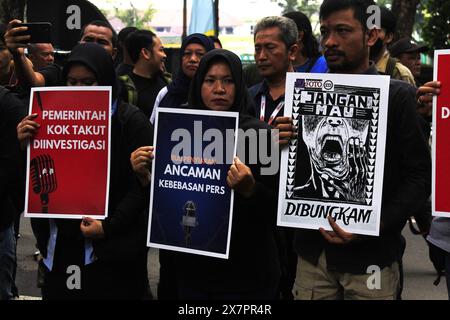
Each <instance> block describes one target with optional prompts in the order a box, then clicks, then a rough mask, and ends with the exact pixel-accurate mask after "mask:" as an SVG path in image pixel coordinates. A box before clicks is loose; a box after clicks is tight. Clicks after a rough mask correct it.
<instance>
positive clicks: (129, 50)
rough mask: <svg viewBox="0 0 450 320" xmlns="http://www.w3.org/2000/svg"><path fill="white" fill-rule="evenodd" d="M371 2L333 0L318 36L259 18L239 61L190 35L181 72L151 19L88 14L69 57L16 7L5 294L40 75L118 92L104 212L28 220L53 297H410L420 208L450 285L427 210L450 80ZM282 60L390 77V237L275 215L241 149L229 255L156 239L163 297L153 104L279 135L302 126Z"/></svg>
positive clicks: (3, 53)
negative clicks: (441, 100)
mask: <svg viewBox="0 0 450 320" xmlns="http://www.w3.org/2000/svg"><path fill="white" fill-rule="evenodd" d="M371 5H374V2H373V1H371V0H324V1H323V3H322V5H321V7H320V12H319V18H320V34H321V37H320V41H317V39H316V38H315V36H314V34H313V32H312V28H311V23H310V21H309V19H308V17H307V16H306V15H305V14H303V13H301V12H290V13H287V14H286V15H284V16H271V17H265V18H262V19H260V20H259V21H258V23H257V24H256V25H255V27H254V47H255V64H254V65H250V66H246V67H245V68H243V66H242V63H241V61H240V59H239V57H238V56H236V55H235V54H234V53H232V52H230V51H228V50H226V48H225V49H222V43H221V42H220V40H219V39H218V38H217V37H207V36H205V35H203V34H192V35H189V36H188V37H186V38H185V39H183V42H182V45H181V49H180V60H179V68H178V70H179V71H178V73H177V74H175V75H173V76H172V75H171V74H170V73H169V72H168V70H166V66H165V62H166V58H167V57H166V54H165V52H164V44H163V43H162V41H161V39H160V38H159V37H158V36H157V35H156V34H155V33H153V32H152V31H150V30H138V29H136V28H133V27H127V28H125V29H123V30H122V31H120V32H119V34H118V36H117V35H116V32H115V31H114V30H113V29H112V27H111V26H110V25H109V24H108V23H107V22H104V21H92V22H90V23H88V24H87V25H85V26H84V27H83V28H82V32H81V35H80V41H79V44H77V45H76V46H75V47H74V48H73V49H72V51H71V53H70V56H69V57H68V58H67V60H66V62H65V64H64V67H61V66H59V65H57V64H55V61H54V48H53V46H52V44H50V43H47V44H29V43H28V40H29V36H27V35H23V32H24V31H26V27H21V26H18V25H19V24H20V23H21V21H19V20H13V21H10V22H9V23H8V24H7V25H3V27H2V30H0V31H1V38H0V72H1V74H0V81H1V83H0V85H1V86H0V135H1V139H0V300H9V299H14V298H15V297H17V296H18V294H19V291H20V288H19V290H18V289H17V288H16V286H15V283H14V282H15V281H14V278H15V270H16V241H17V237H18V235H19V233H18V221H19V219H18V217H19V216H20V214H21V212H23V210H24V204H23V203H24V197H25V191H24V190H25V178H24V177H25V170H26V165H25V164H26V146H27V143H29V141H30V139H32V138H33V137H34V135H35V134H36V132H37V130H38V129H39V127H40V124H39V119H37V116H36V114H27V109H28V108H27V106H28V102H29V101H28V99H29V92H30V89H31V88H32V87H42V86H49V87H50V86H96V85H99V86H110V87H111V88H112V101H113V105H114V106H115V108H113V112H112V119H111V122H112V129H111V130H112V131H111V144H112V148H111V150H112V151H111V155H110V156H111V160H112V163H113V165H112V166H111V168H110V188H109V206H108V208H109V209H108V210H109V212H108V217H107V218H106V219H105V220H103V221H100V220H94V219H91V218H84V219H82V220H73V219H41V218H40V219H37V218H32V219H31V224H32V228H33V233H34V236H35V237H36V242H37V247H38V249H39V251H40V256H41V257H42V259H40V260H39V274H40V279H41V284H40V285H41V289H42V297H43V299H45V300H60V299H63V300H65V299H74V300H79V299H156V298H157V299H159V300H176V299H188V300H196V299H212V300H223V299H231V300H236V299H247V300H248V299H258V300H278V299H286V300H291V299H298V300H311V299H390V300H394V299H401V291H402V287H403V262H402V256H403V253H404V250H405V239H404V238H403V236H402V234H401V233H402V230H403V228H404V226H405V224H406V222H407V221H408V219H410V218H411V217H414V218H415V220H416V221H417V222H418V224H419V228H420V232H421V233H422V235H423V236H424V237H426V239H427V241H428V242H429V243H430V246H433V247H435V248H438V249H442V251H439V252H440V254H442V257H443V259H445V265H444V266H445V269H446V271H447V272H446V277H447V286H450V270H449V269H450V219H447V218H439V219H438V218H436V219H433V220H432V218H431V212H430V210H429V197H430V193H431V157H430V148H429V138H430V116H431V110H432V107H431V105H432V98H433V97H434V96H435V95H438V94H439V93H440V88H441V87H442V86H445V84H442V83H438V82H434V81H429V82H426V83H424V84H423V85H422V86H420V87H419V88H417V87H416V83H419V78H420V72H421V69H420V53H424V52H427V51H428V52H429V49H428V48H427V47H425V46H423V45H420V44H416V43H414V42H413V41H412V40H411V39H409V38H404V39H400V40H398V41H397V42H395V43H394V42H393V37H394V33H395V30H396V18H395V16H394V15H393V14H392V12H390V11H389V10H388V9H386V8H384V7H382V8H381V25H380V26H374V27H373V28H369V26H368V25H367V23H366V22H367V20H368V19H369V14H368V13H367V12H368V10H367V9H368V7H369V6H371ZM435 49H441V48H435ZM288 72H312V73H326V72H329V73H336V74H355V75H356V74H364V75H373V76H376V75H380V74H383V75H389V76H391V80H390V84H389V99H388V112H387V133H386V151H385V163H384V181H383V191H382V203H381V222H380V235H379V236H377V237H374V236H362V235H358V234H352V233H349V232H347V231H346V230H345V228H342V227H340V226H339V225H338V224H337V223H336V222H335V221H334V220H333V219H332V218H331V217H329V218H328V223H329V225H330V228H331V229H332V231H325V230H323V229H320V230H307V229H294V228H286V227H279V226H277V224H276V220H277V219H276V218H277V194H278V181H279V172H278V173H277V174H275V175H272V176H262V175H260V173H259V167H260V166H261V164H260V163H257V164H249V163H247V162H246V160H247V159H240V158H238V157H236V158H235V159H234V161H233V163H232V164H231V165H230V168H229V171H228V176H227V183H228V185H229V187H230V188H231V189H233V190H234V191H235V201H234V221H233V229H232V232H231V240H230V257H229V259H217V258H212V257H204V256H198V255H193V254H187V253H178V252H173V251H166V250H160V252H159V262H160V269H159V284H158V291H157V293H156V295H155V293H152V292H151V290H150V286H149V280H148V270H147V252H148V248H147V246H146V232H147V224H148V210H149V208H148V203H149V197H150V182H151V174H152V173H151V163H152V161H153V159H154V157H155V156H157V153H155V150H154V147H153V146H152V143H153V123H154V118H155V113H156V110H157V108H160V107H166V108H167V107H176V108H190V109H203V110H215V111H235V112H238V113H239V128H240V129H243V130H248V129H259V130H267V131H268V132H270V131H271V130H278V139H277V141H275V142H274V143H277V144H279V146H280V149H283V148H286V147H288V145H289V141H290V139H292V138H294V137H295V135H296V132H298V127H296V126H294V124H293V122H292V119H291V118H289V117H286V116H284V102H285V92H286V76H287V73H288ZM430 80H431V79H430ZM420 83H423V82H420ZM217 98H220V103H218V102H217V101H218V99H217ZM256 217H257V219H255V218H256ZM15 227H16V228H15ZM87 252H90V253H92V254H90V255H88V254H86V253H87ZM434 252H436V251H434ZM425 258H426V257H424V259H425ZM71 265H77V266H80V270H81V279H82V283H81V289H77V290H71V289H69V288H67V285H66V282H67V277H68V274H67V272H66V270H67V268H68V266H71ZM371 265H376V266H378V267H379V268H380V281H381V286H380V289H377V290H371V289H369V288H368V286H367V280H368V277H370V276H371V274H367V268H368V266H371ZM449 292H450V288H449ZM154 295H155V296H154Z"/></svg>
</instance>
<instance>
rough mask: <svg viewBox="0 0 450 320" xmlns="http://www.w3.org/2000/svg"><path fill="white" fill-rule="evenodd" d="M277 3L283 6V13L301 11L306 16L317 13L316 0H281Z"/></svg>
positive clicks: (317, 5) (317, 4)
mask: <svg viewBox="0 0 450 320" xmlns="http://www.w3.org/2000/svg"><path fill="white" fill-rule="evenodd" d="M278 5H279V6H280V7H282V8H283V14H285V13H288V12H290V11H301V12H303V13H304V14H306V15H307V16H308V17H311V16H312V15H314V14H318V13H319V7H320V4H319V3H318V1H316V0H281V1H278Z"/></svg>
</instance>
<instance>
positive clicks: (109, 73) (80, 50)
mask: <svg viewBox="0 0 450 320" xmlns="http://www.w3.org/2000/svg"><path fill="white" fill-rule="evenodd" d="M76 64H82V65H84V66H85V67H87V68H88V69H89V70H91V71H92V72H93V73H94V75H95V78H96V79H97V83H98V85H99V86H111V87H112V100H113V101H114V100H115V98H116V97H117V94H118V92H117V91H118V90H117V87H118V86H117V77H116V72H115V70H114V63H113V60H112V57H111V55H110V54H109V53H108V52H107V51H106V50H105V49H104V48H103V47H102V46H100V45H98V44H96V43H80V44H77V45H76V46H75V47H74V48H73V49H72V52H71V54H70V56H69V58H68V59H67V63H66V65H65V66H64V68H63V81H64V84H66V83H67V75H68V73H69V70H70V68H71V67H72V66H73V65H76Z"/></svg>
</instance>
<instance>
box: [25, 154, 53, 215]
mask: <svg viewBox="0 0 450 320" xmlns="http://www.w3.org/2000/svg"><path fill="white" fill-rule="evenodd" d="M30 167H31V168H30V171H31V184H32V186H33V192H34V193H36V194H39V195H40V198H41V205H42V212H43V213H48V203H49V193H52V192H54V191H55V190H56V188H57V183H56V172H55V164H54V162H53V159H52V158H51V157H50V156H49V155H48V154H43V155H39V156H37V157H35V158H33V159H32V160H31V161H30Z"/></svg>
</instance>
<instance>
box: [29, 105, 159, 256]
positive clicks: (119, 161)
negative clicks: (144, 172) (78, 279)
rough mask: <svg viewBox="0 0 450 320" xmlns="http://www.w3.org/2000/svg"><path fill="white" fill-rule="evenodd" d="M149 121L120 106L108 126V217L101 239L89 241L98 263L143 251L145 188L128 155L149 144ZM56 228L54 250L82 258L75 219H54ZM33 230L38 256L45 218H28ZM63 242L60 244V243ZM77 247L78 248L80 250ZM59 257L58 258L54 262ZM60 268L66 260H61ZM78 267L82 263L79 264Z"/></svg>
mask: <svg viewBox="0 0 450 320" xmlns="http://www.w3.org/2000/svg"><path fill="white" fill-rule="evenodd" d="M152 131H153V130H152V127H151V125H150V122H149V121H148V120H147V118H146V117H145V115H144V114H143V113H142V111H140V110H139V109H138V108H137V107H134V106H131V105H128V104H126V103H122V104H120V106H119V108H118V110H117V112H116V114H115V115H114V116H113V118H112V124H111V167H110V189H109V212H108V218H106V219H105V220H104V221H103V229H104V232H105V238H104V239H100V240H94V241H93V247H94V254H95V255H96V256H97V258H98V259H99V260H101V261H113V260H120V261H126V260H128V259H133V258H136V257H137V256H138V255H140V254H142V253H145V252H146V250H147V249H146V241H145V239H146V238H145V237H146V232H147V227H146V222H147V220H148V217H147V213H146V210H145V209H146V208H147V207H148V197H149V192H148V188H145V189H144V188H142V187H141V186H140V184H139V182H138V181H137V179H136V177H135V174H134V172H133V171H132V168H131V164H130V154H131V152H133V151H134V150H135V149H137V148H138V147H141V146H147V145H151V144H152V142H153V133H152ZM55 221H56V224H57V226H58V238H57V248H56V253H55V256H57V255H58V251H59V250H58V248H61V247H64V249H63V250H64V251H66V253H67V251H68V250H67V248H68V247H69V248H72V249H74V250H75V251H76V252H77V254H80V255H81V256H80V255H79V256H78V257H74V258H71V257H68V259H70V261H76V260H77V259H82V257H83V256H82V253H83V244H84V240H83V236H82V234H81V231H80V221H79V220H74V221H70V220H62V219H57V220H55ZM31 222H32V226H33V231H34V233H35V236H36V238H37V241H38V247H39V250H40V251H41V253H42V255H43V256H44V257H45V256H46V255H47V243H48V239H49V235H50V233H49V232H50V230H49V223H48V220H47V219H31ZM63 243H64V244H63ZM80 246H81V248H80ZM59 258H61V257H58V259H59ZM55 261H61V263H62V264H63V265H65V264H66V263H68V262H69V260H67V259H64V258H61V260H57V258H56V257H55ZM79 263H80V264H81V265H82V264H83V261H79Z"/></svg>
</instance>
